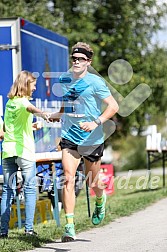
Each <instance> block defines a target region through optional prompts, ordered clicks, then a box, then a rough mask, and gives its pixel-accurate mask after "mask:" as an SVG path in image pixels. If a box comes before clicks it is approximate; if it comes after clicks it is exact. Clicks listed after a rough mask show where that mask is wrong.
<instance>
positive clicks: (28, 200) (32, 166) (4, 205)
mask: <svg viewBox="0 0 167 252" xmlns="http://www.w3.org/2000/svg"><path fill="white" fill-rule="evenodd" d="M2 167H3V175H4V184H3V191H2V200H1V233H3V234H7V233H8V229H9V220H10V210H11V203H12V201H13V198H14V195H15V191H16V173H17V170H18V167H20V169H21V173H22V178H23V191H24V197H25V230H32V229H33V222H34V214H35V205H36V163H35V162H33V161H29V160H26V159H23V158H20V157H10V158H5V159H3V160H2Z"/></svg>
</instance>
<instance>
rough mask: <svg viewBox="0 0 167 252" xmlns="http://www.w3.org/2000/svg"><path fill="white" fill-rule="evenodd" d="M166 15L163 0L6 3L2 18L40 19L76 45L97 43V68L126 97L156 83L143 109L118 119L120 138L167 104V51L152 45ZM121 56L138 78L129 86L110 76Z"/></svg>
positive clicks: (2, 4)
mask: <svg viewBox="0 0 167 252" xmlns="http://www.w3.org/2000/svg"><path fill="white" fill-rule="evenodd" d="M166 14H167V3H165V1H163V2H162V3H161V4H160V3H159V1H158V0H146V1H143V0H137V1H136V0H129V1H127V0H118V1H110V0H92V1H84V0H69V1H65V0H61V1H60V0H52V1H48V0H40V1H39V0H18V1H17V3H15V2H14V1H12V0H2V1H1V2H0V16H1V17H14V16H21V17H23V18H25V19H28V20H29V21H32V22H35V23H37V24H39V25H41V26H44V27H45V28H48V29H51V30H52V31H54V32H57V33H60V34H62V35H64V36H66V37H67V38H68V39H69V46H70V47H71V46H72V45H73V44H74V43H76V42H77V41H85V42H87V43H89V44H91V46H92V47H93V49H94V51H95V57H94V61H93V67H94V68H95V69H96V71H98V72H99V74H100V75H102V76H103V77H104V79H106V81H108V82H109V83H110V84H111V85H112V86H113V87H114V88H115V89H116V90H117V92H119V93H120V94H121V95H122V96H123V97H125V96H126V95H127V94H129V93H130V92H131V91H132V90H133V89H134V88H136V87H137V86H138V85H139V84H140V83H146V84H147V85H149V86H150V88H151V90H152V95H151V96H150V97H149V98H148V99H147V100H146V101H145V102H144V103H143V104H142V105H141V106H140V107H139V108H138V109H136V110H135V111H134V112H133V113H132V114H131V115H129V116H128V117H122V116H119V115H118V116H117V117H116V121H117V124H118V125H119V127H118V131H117V132H116V134H114V137H120V136H122V135H125V136H126V135H127V134H129V132H130V130H131V127H135V128H136V129H137V131H138V134H139V135H140V133H141V131H142V128H143V126H144V125H146V124H147V121H146V120H145V117H146V114H147V115H151V116H152V117H154V115H155V114H159V113H161V114H162V113H163V111H164V108H166V96H165V95H166V94H167V85H166V80H167V71H166V64H167V63H166V54H167V52H166V51H165V49H163V48H158V45H157V46H155V47H153V46H152V45H151V38H152V36H153V34H154V33H156V32H157V30H159V29H161V28H162V27H161V22H160V21H161V19H162V18H163V17H164V16H165V15H166ZM117 59H124V60H126V61H128V62H129V63H130V64H131V66H132V68H133V76H132V79H131V80H130V81H129V82H128V83H127V84H126V85H116V84H115V83H112V82H111V80H109V77H108V76H107V74H108V68H109V66H110V64H111V63H112V62H114V61H115V60H117ZM113 95H114V96H115V93H113ZM115 98H116V99H117V98H118V97H117V96H115ZM117 100H118V103H119V104H121V101H119V99H117ZM125 106H128V104H125ZM155 123H156V122H155Z"/></svg>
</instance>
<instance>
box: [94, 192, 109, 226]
mask: <svg viewBox="0 0 167 252" xmlns="http://www.w3.org/2000/svg"><path fill="white" fill-rule="evenodd" d="M105 205H106V194H103V203H102V205H97V203H96V204H95V210H94V212H93V215H92V223H93V224H94V225H99V224H100V223H101V222H102V220H103V219H104V217H105Z"/></svg>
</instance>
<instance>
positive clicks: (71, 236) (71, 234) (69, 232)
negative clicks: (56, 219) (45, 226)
mask: <svg viewBox="0 0 167 252" xmlns="http://www.w3.org/2000/svg"><path fill="white" fill-rule="evenodd" d="M74 240H76V236H75V229H74V224H66V225H65V231H64V234H63V235H62V237H61V241H62V242H70V241H74Z"/></svg>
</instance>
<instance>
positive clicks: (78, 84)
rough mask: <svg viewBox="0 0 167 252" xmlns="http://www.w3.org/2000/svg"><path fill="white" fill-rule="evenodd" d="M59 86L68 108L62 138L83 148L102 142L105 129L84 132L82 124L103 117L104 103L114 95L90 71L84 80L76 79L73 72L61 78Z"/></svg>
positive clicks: (64, 118) (98, 128)
mask: <svg viewBox="0 0 167 252" xmlns="http://www.w3.org/2000/svg"><path fill="white" fill-rule="evenodd" d="M60 83H62V89H63V101H64V105H65V114H64V117H63V118H62V119H63V124H62V137H63V138H66V139H68V140H70V141H72V142H74V143H76V144H78V145H84V146H90V145H96V144H101V143H103V142H104V136H103V135H104V134H103V128H102V126H99V127H97V128H96V129H95V130H93V131H92V132H85V131H84V130H81V129H80V122H84V121H89V122H91V121H94V120H95V119H96V118H98V117H99V116H100V115H101V113H102V112H101V105H102V100H103V99H105V98H107V97H108V96H110V95H111V93H110V90H109V89H108V87H107V86H106V84H105V82H104V81H103V80H102V78H100V77H99V76H97V75H95V74H92V73H89V72H88V73H87V74H86V75H85V76H84V78H81V79H73V77H72V73H70V72H69V73H66V74H64V75H63V76H61V77H60ZM75 115H77V116H78V117H75Z"/></svg>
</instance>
